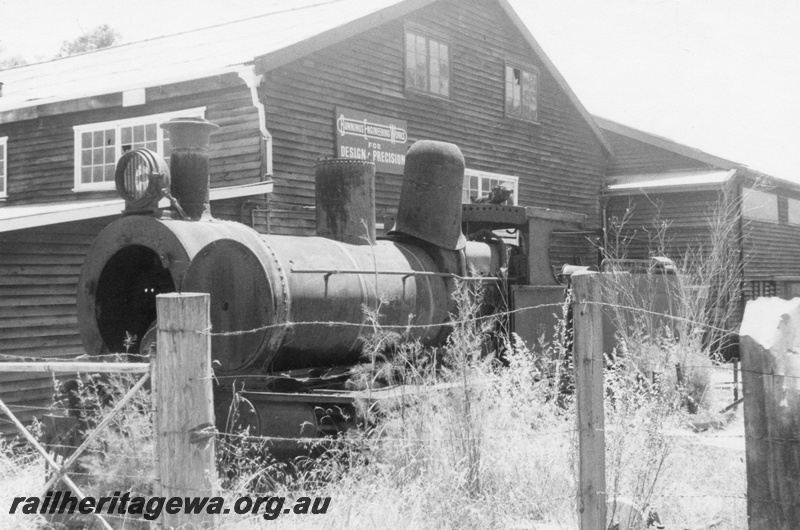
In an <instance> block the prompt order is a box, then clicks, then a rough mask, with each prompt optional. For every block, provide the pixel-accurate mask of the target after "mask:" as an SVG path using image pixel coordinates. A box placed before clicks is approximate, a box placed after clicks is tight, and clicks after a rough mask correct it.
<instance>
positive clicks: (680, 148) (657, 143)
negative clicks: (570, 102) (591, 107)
mask: <svg viewBox="0 0 800 530" xmlns="http://www.w3.org/2000/svg"><path fill="white" fill-rule="evenodd" d="M594 120H595V121H596V122H597V124H598V125H599V126H600V128H601V129H603V130H604V131H610V132H613V133H617V134H619V135H622V136H625V137H627V138H631V139H633V140H638V141H640V142H643V143H645V144H648V145H652V146H654V147H658V148H660V149H664V150H665V151H669V152H671V153H675V154H677V155H681V156H685V157H687V158H691V159H694V160H697V161H698V162H701V163H703V164H706V165H709V166H712V167H716V168H719V169H744V168H746V167H747V166H746V165H744V164H740V163H738V162H733V161H731V160H727V159H725V158H721V157H718V156H714V155H711V154H709V153H706V152H704V151H701V150H700V149H696V148H694V147H689V146H688V145H683V144H679V143H678V142H675V141H673V140H670V139H669V138H664V137H663V136H657V135H655V134H651V133H647V132H644V131H641V130H639V129H634V128H633V127H629V126H627V125H623V124H621V123H617V122H615V121H611V120H608V119H606V118H601V117H600V116H594Z"/></svg>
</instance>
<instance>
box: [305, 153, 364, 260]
mask: <svg viewBox="0 0 800 530" xmlns="http://www.w3.org/2000/svg"><path fill="white" fill-rule="evenodd" d="M314 183H315V190H316V191H315V194H316V207H317V208H316V210H317V235H318V236H320V237H327V238H329V239H335V240H336V241H341V242H343V243H349V244H351V245H368V244H372V243H374V242H375V164H373V163H372V162H367V161H364V160H357V159H350V158H344V159H327V160H321V161H319V162H317V164H315V165H314Z"/></svg>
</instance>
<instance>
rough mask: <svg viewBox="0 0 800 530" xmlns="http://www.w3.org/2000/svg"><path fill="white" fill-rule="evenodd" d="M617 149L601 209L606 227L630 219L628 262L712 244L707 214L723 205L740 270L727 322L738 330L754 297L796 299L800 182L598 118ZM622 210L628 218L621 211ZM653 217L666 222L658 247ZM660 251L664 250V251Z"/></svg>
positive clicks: (799, 272)
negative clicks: (731, 311) (732, 310)
mask: <svg viewBox="0 0 800 530" xmlns="http://www.w3.org/2000/svg"><path fill="white" fill-rule="evenodd" d="M596 120H597V123H598V125H600V127H601V128H602V129H603V132H604V133H605V135H606V137H607V138H608V141H609V142H610V143H611V145H612V147H613V151H614V157H613V158H612V159H611V160H610V161H609V166H608V174H607V177H606V179H607V180H606V183H607V186H606V189H605V191H604V197H603V210H604V216H605V222H606V224H607V225H610V224H613V223H619V222H620V220H621V219H623V217H625V216H626V215H627V217H628V220H627V223H626V224H625V227H624V229H623V230H622V234H623V235H624V236H625V237H628V238H630V244H629V245H628V256H627V257H628V258H632V259H648V258H650V257H651V256H652V255H653V253H654V252H661V251H662V250H663V251H666V254H667V255H668V257H671V258H673V259H680V258H681V257H682V256H684V255H685V254H686V253H687V252H690V251H692V250H693V249H697V248H700V247H706V248H708V247H709V246H710V245H711V237H712V230H711V228H710V225H709V219H710V217H711V216H710V214H711V212H712V211H713V210H714V209H715V208H718V207H719V206H720V205H721V204H725V205H726V206H725V207H724V208H723V209H724V210H727V211H728V213H729V214H730V215H731V219H730V222H731V223H733V224H732V226H734V231H733V237H732V238H731V240H730V244H731V245H734V246H736V247H737V249H736V250H737V252H736V253H735V255H736V256H737V257H738V265H737V264H736V263H734V264H732V267H737V266H738V267H740V268H741V271H742V278H741V290H740V291H741V292H740V296H738V297H737V299H736V300H731V301H730V303H732V304H736V305H737V307H736V311H735V313H734V315H733V318H732V319H731V320H732V321H731V322H729V323H728V325H729V326H730V327H731V328H732V329H733V328H736V327H738V324H739V320H740V319H741V315H742V312H743V309H744V302H745V301H746V300H748V299H752V298H755V297H758V296H782V297H785V298H791V297H794V296H800V184H797V183H794V182H789V181H785V180H782V179H777V178H774V177H770V176H768V175H764V174H762V173H759V172H757V171H754V170H752V169H750V168H748V167H747V166H745V165H743V164H739V163H736V162H732V161H730V160H726V159H723V158H720V157H716V156H713V155H710V154H708V153H704V152H702V151H699V150H697V149H694V148H691V147H688V146H685V145H681V144H678V143H676V142H673V141H671V140H668V139H666V138H662V137H659V136H655V135H652V134H648V133H645V132H643V131H639V130H636V129H633V128H630V127H627V126H624V125H621V124H618V123H615V122H612V121H609V120H605V119H602V118H596ZM626 212H627V213H626ZM654 220H658V222H666V223H667V224H668V225H669V227H668V228H667V230H666V232H665V235H666V238H664V240H663V244H662V243H659V242H658V241H654V234H655V232H656V231H657V229H656V227H655V226H654V223H653V222H654ZM662 247H663V248H662Z"/></svg>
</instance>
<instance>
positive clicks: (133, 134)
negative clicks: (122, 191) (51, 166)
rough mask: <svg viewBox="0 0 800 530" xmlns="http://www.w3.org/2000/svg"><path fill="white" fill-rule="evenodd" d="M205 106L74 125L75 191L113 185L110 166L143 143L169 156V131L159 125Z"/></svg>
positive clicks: (201, 111) (194, 113)
mask: <svg viewBox="0 0 800 530" xmlns="http://www.w3.org/2000/svg"><path fill="white" fill-rule="evenodd" d="M204 114H205V108H204V107H203V108H197V109H189V110H182V111H177V112H168V113H164V114H154V115H151V116H142V117H139V118H131V119H127V120H118V121H110V122H104V123H91V124H86V125H76V126H75V127H74V128H73V129H74V131H75V191H89V190H106V189H113V187H114V168H115V164H116V162H117V160H118V159H119V157H120V156H122V154H123V153H125V152H127V151H130V150H131V149H136V148H137V147H145V148H147V149H150V150H152V151H155V152H157V153H158V154H160V155H162V156H163V157H164V158H166V159H169V155H170V153H171V151H172V150H171V147H170V144H169V134H168V133H167V131H165V130H164V129H162V128H161V127H159V126H160V125H161V124H162V123H164V122H166V121H169V120H171V119H172V118H177V117H189V116H191V117H200V118H202V117H204Z"/></svg>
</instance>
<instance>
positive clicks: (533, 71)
mask: <svg viewBox="0 0 800 530" xmlns="http://www.w3.org/2000/svg"><path fill="white" fill-rule="evenodd" d="M509 69H512V70H519V71H520V76H521V77H520V79H522V80H523V81H524V79H525V73H528V74H530V75H533V76H534V77H535V79H536V92H535V95H534V102H535V103H536V109H534V112H533V117H528V116H526V115H525V112H524V107H523V102H524V101H525V98H524V97H523V95H524V91H525V85H524V84H522V85H521V88H520V109H523V110H521V111H520V113H519V114H515V113H513V112H511V107H510V106H509V104H508V79H507V76H508V71H509ZM541 80H542V74H541V72H540V71H539V68H537V67H536V66H533V65H528V66H523V65H521V64H519V63H515V62H513V61H506V62H505V63H504V64H503V115H504V116H505V117H506V118H511V119H515V120H521V121H524V122H527V123H535V124H538V123H539V99H540V98H539V95H540V94H541V86H542V83H541Z"/></svg>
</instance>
